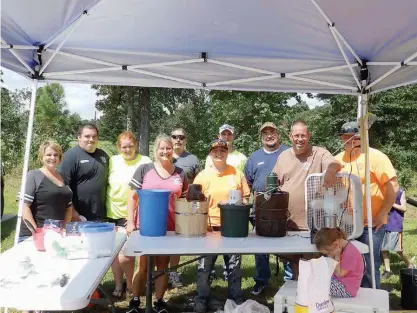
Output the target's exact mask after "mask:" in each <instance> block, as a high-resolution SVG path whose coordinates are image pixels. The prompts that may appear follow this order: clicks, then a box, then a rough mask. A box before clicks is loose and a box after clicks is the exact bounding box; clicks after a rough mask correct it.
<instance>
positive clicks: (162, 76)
mask: <svg viewBox="0 0 417 313" xmlns="http://www.w3.org/2000/svg"><path fill="white" fill-rule="evenodd" d="M129 71H131V72H135V73H139V74H143V75H149V76H153V77H158V78H163V79H168V80H172V81H177V82H180V83H184V84H189V85H192V86H198V87H201V86H203V87H205V86H204V83H199V82H195V81H191V80H187V79H182V78H178V77H173V76H169V75H163V74H157V73H153V72H149V71H143V70H140V69H131V70H129Z"/></svg>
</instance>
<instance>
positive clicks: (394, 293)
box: [1, 143, 417, 311]
mask: <svg viewBox="0 0 417 313" xmlns="http://www.w3.org/2000/svg"><path fill="white" fill-rule="evenodd" d="M106 145H109V146H110V143H104V144H103V145H102V147H103V148H105V147H106ZM109 146H108V147H109ZM110 149H111V148H109V151H111V150H110ZM20 179H21V170H15V171H12V173H10V174H8V175H6V184H5V214H16V212H17V204H16V200H15V199H16V195H17V192H18V189H19V185H20ZM410 194H413V193H410ZM414 194H415V193H414ZM408 208H409V210H408V212H407V214H406V219H405V223H404V247H405V252H406V254H407V255H408V256H409V257H410V258H411V257H412V256H415V255H417V236H416V235H417V210H416V209H415V208H414V207H412V206H409V207H408ZM15 227H16V218H14V219H11V220H8V221H6V222H4V223H2V224H1V251H2V252H3V251H5V250H7V249H9V248H10V247H12V246H13V240H14V233H15ZM188 259H189V258H182V261H185V260H188ZM270 260H271V271H272V272H273V273H274V272H275V269H276V259H275V257H272V256H271V258H270ZM222 264H223V260H222V258H221V257H219V259H218V261H217V274H218V276H219V277H221V273H222ZM196 266H197V265H196V264H195V263H193V264H191V265H188V266H185V267H184V268H181V269H180V272H181V273H182V276H183V279H184V282H185V283H186V286H185V287H183V288H180V289H171V290H169V291H168V292H167V294H166V296H165V298H166V300H168V301H169V303H170V305H172V306H173V307H174V311H179V310H180V308H182V307H183V306H184V305H185V304H187V303H189V302H190V301H191V300H192V298H193V297H194V295H195V290H196V285H195V276H196V272H197V267H196ZM403 267H404V264H403V263H402V262H401V261H400V259H399V258H398V256H397V255H395V254H392V258H391V268H392V271H393V273H397V274H398V273H399V270H400V269H401V268H403ZM242 270H243V276H244V278H243V281H242V288H243V290H244V291H245V293H246V295H247V296H248V297H250V298H251V299H254V300H256V301H258V302H260V303H264V304H267V305H269V306H270V307H271V308H272V305H273V297H274V295H275V293H276V292H277V291H278V289H279V287H280V286H281V285H282V283H283V276H282V264H281V271H280V273H279V275H278V276H275V275H274V274H273V276H272V278H271V282H270V286H269V287H268V289H267V290H266V292H265V293H264V294H263V295H262V296H257V297H255V296H253V295H250V290H251V288H252V286H253V284H254V282H253V279H252V277H253V276H254V274H255V266H254V257H253V256H244V257H243V260H242ZM103 284H104V287H105V288H106V289H107V290H109V291H112V290H113V288H114V284H113V279H112V274H111V271H109V272H108V273H107V274H106V276H105V277H104V280H103ZM400 286H401V285H400V281H399V276H398V275H393V276H391V277H390V278H389V279H388V280H382V287H383V288H384V289H386V290H388V291H389V292H390V306H391V309H392V310H399V309H400V297H401V293H400ZM212 293H213V295H214V297H215V298H219V299H221V300H224V299H225V295H226V294H227V283H226V282H225V281H223V280H222V279H216V280H214V282H213V284H212ZM144 300H145V299H144V298H143V301H142V303H144ZM116 305H117V307H118V308H119V309H121V310H124V309H125V308H127V305H128V303H127V301H120V302H117V303H116ZM175 308H176V309H175ZM92 310H94V311H103V310H105V309H101V308H95V309H92Z"/></svg>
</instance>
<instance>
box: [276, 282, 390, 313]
mask: <svg viewBox="0 0 417 313" xmlns="http://www.w3.org/2000/svg"><path fill="white" fill-rule="evenodd" d="M296 293H297V282H296V281H293V280H290V281H287V282H285V284H284V285H283V286H282V287H281V288H280V289H279V291H278V292H277V294H276V295H275V296H274V313H295V311H294V305H295V296H296ZM332 301H333V304H334V307H335V309H336V311H335V312H336V313H389V294H388V292H387V291H386V290H378V289H369V288H360V289H359V292H358V294H357V296H356V297H355V298H350V299H342V298H332Z"/></svg>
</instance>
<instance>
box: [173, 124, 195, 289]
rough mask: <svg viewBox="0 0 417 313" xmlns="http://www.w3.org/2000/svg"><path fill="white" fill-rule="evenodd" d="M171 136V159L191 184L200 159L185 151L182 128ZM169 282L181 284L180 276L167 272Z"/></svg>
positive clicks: (175, 130) (177, 262)
mask: <svg viewBox="0 0 417 313" xmlns="http://www.w3.org/2000/svg"><path fill="white" fill-rule="evenodd" d="M171 138H172V141H173V142H174V154H173V161H174V164H175V166H178V167H179V168H181V169H182V170H183V171H184V172H185V174H186V175H187V178H188V183H189V184H192V183H193V181H194V178H195V177H196V176H197V174H198V173H199V172H200V161H199V160H198V158H197V157H196V156H195V155H194V154H191V153H190V152H188V151H185V143H186V138H187V137H186V135H185V131H184V129H182V128H176V129H174V130H173V131H172V132H171ZM179 262H180V256H178V255H176V256H171V258H170V267H173V266H176V265H178V264H179ZM169 283H170V284H171V285H172V287H174V288H178V287H181V286H182V282H181V277H180V275H179V274H178V272H176V271H173V272H170V273H169Z"/></svg>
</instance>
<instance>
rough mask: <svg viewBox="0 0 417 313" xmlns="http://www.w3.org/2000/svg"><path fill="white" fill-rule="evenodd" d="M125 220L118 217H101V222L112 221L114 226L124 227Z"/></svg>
mask: <svg viewBox="0 0 417 313" xmlns="http://www.w3.org/2000/svg"><path fill="white" fill-rule="evenodd" d="M126 221H127V220H126V219H125V218H119V219H112V218H110V217H106V218H103V222H107V223H114V224H115V225H116V226H119V227H125V224H126Z"/></svg>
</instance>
